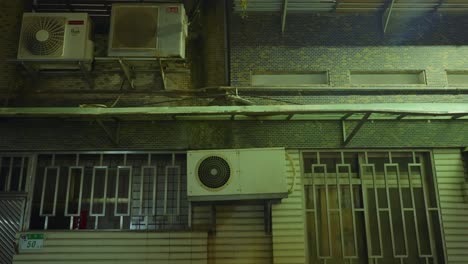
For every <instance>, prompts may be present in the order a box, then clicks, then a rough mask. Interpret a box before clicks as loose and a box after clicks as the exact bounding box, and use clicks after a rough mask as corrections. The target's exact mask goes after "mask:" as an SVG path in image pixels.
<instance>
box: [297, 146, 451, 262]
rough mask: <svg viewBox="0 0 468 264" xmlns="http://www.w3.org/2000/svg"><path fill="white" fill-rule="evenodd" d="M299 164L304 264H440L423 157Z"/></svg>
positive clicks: (312, 156) (316, 159)
mask: <svg viewBox="0 0 468 264" xmlns="http://www.w3.org/2000/svg"><path fill="white" fill-rule="evenodd" d="M302 157H303V176H304V178H303V180H304V189H305V208H306V209H305V210H306V221H307V235H308V239H307V241H308V252H309V254H308V256H309V263H324V264H331V263H333V264H335V263H336V264H338V263H356V264H361V263H362V264H364V263H366V264H368V263H373V264H380V263H382V264H386V263H392V264H393V263H401V264H403V263H425V264H428V263H430V264H436V263H444V261H443V260H444V257H443V256H444V253H443V246H442V244H443V243H442V241H443V238H442V233H441V218H440V217H441V216H440V209H439V203H438V197H437V191H436V184H435V179H434V175H433V174H432V167H431V162H430V153H429V152H415V151H407V152H406V151H373V152H365V151H362V152H360V151H337V152H326V151H304V152H303V153H302Z"/></svg>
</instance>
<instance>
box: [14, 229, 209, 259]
mask: <svg viewBox="0 0 468 264" xmlns="http://www.w3.org/2000/svg"><path fill="white" fill-rule="evenodd" d="M44 234H45V240H44V248H43V249H42V250H41V251H38V252H31V253H22V254H19V255H16V256H15V257H14V261H13V263H14V264H21V263H34V264H43V263H44V264H45V263H61V264H62V263H63V264H78V263H87V264H93V263H96V264H97V263H99V264H103V263H109V264H110V263H112V264H114V263H122V264H125V263H128V264H134V263H160V264H163V263H167V264H186V263H193V264H202V263H204V264H206V263H207V233H206V232H203V233H189V232H177V233H156V232H98V231H96V232H93V231H92V232H82V231H77V232H73V231H70V232H44Z"/></svg>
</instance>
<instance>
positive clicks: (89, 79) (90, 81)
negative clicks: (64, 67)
mask: <svg viewBox="0 0 468 264" xmlns="http://www.w3.org/2000/svg"><path fill="white" fill-rule="evenodd" d="M78 65H79V66H80V71H81V74H83V79H84V81H85V82H86V83H87V84H88V87H89V89H94V80H93V78H92V77H91V74H90V72H89V71H88V70H87V69H86V66H85V64H84V63H83V62H82V61H79V62H78Z"/></svg>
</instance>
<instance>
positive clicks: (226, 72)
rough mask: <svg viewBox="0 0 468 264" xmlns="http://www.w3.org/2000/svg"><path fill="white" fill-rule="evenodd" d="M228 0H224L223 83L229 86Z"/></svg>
mask: <svg viewBox="0 0 468 264" xmlns="http://www.w3.org/2000/svg"><path fill="white" fill-rule="evenodd" d="M229 3H231V1H230V0H224V83H225V85H227V86H231V51H230V48H231V45H230V43H229V40H230V36H229V35H230V31H229V22H230V19H229V18H230V17H229V12H230V9H229V7H230V5H229Z"/></svg>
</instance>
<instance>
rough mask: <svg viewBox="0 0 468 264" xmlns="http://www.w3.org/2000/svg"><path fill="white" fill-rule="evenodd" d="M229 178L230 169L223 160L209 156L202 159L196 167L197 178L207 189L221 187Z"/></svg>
mask: <svg viewBox="0 0 468 264" xmlns="http://www.w3.org/2000/svg"><path fill="white" fill-rule="evenodd" d="M230 177H231V168H230V167H229V163H228V162H227V161H226V160H224V159H223V158H220V157H217V156H211V157H208V158H206V159H204V160H203V161H202V162H201V163H200V165H199V166H198V178H199V179H200V182H201V183H202V184H203V185H204V186H206V187H208V188H212V189H216V188H220V187H223V186H224V185H225V184H226V183H227V182H228V181H229V178H230Z"/></svg>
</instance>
